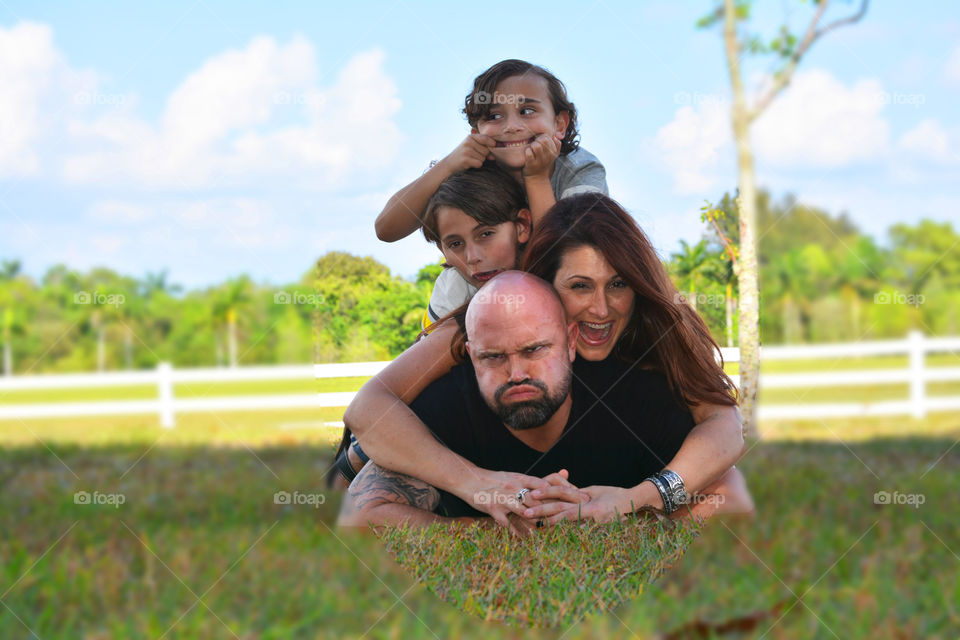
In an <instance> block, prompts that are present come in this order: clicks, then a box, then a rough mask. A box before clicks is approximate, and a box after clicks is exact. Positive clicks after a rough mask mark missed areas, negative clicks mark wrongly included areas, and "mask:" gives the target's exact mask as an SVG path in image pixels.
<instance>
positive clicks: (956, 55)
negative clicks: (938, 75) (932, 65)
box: [943, 45, 960, 86]
mask: <svg viewBox="0 0 960 640" xmlns="http://www.w3.org/2000/svg"><path fill="white" fill-rule="evenodd" d="M943 77H944V78H945V79H946V81H947V82H948V83H949V84H953V85H957V86H960V45H957V46H956V47H955V48H954V49H953V53H952V54H950V58H949V59H947V63H946V65H944V67H943Z"/></svg>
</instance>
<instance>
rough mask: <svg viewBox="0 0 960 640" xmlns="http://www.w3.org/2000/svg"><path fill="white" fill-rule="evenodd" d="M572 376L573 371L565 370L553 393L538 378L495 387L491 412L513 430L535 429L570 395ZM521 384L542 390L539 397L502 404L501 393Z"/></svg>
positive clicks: (544, 422)
mask: <svg viewBox="0 0 960 640" xmlns="http://www.w3.org/2000/svg"><path fill="white" fill-rule="evenodd" d="M572 378H573V371H572V370H570V371H568V372H567V375H566V376H565V377H564V379H563V380H562V381H561V382H560V384H559V385H558V386H557V388H556V390H555V392H554V393H553V394H551V393H550V390H549V389H547V385H545V384H544V383H543V382H542V381H540V380H532V379H530V380H523V381H521V382H508V383H507V384H505V385H502V386H500V387H499V388H497V390H496V392H495V393H494V394H493V406H492V407H491V409H493V412H494V413H496V414H497V417H499V418H500V419H501V420H502V421H503V423H504V424H506V425H507V426H508V427H510V428H511V429H513V430H514V431H523V430H525V429H535V428H536V427H541V426H543V425H544V424H546V422H547V421H548V420H549V419H550V418H551V417H552V416H553V414H555V413H556V412H557V409H559V408H560V405H562V404H563V403H564V401H565V400H566V399H567V396H568V395H570V381H571V379H572ZM521 385H529V386H531V387H536V388H537V389H540V390H541V391H543V395H542V396H541V397H540V398H536V399H534V400H522V401H520V402H514V403H512V404H507V405H505V404H503V403H502V402H501V401H500V398H502V397H503V394H504V393H506V392H507V391H509V390H510V389H512V388H513V387H519V386H521Z"/></svg>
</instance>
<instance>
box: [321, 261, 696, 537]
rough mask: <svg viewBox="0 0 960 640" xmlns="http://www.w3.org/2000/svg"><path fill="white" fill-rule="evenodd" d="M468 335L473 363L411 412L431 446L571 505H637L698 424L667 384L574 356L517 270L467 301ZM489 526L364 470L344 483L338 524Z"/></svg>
mask: <svg viewBox="0 0 960 640" xmlns="http://www.w3.org/2000/svg"><path fill="white" fill-rule="evenodd" d="M465 328H466V333H467V337H468V340H467V350H468V353H469V356H470V358H469V360H468V361H467V362H464V363H462V364H460V365H458V366H456V367H454V368H453V369H452V370H451V371H450V373H449V374H447V375H446V376H444V377H443V378H441V379H439V380H437V381H436V382H434V383H433V384H431V385H430V386H428V387H427V388H426V389H425V390H424V391H423V393H421V394H420V396H418V397H417V398H416V399H415V400H414V401H413V403H411V409H413V411H414V412H415V413H416V414H417V416H418V417H419V418H420V420H421V421H423V422H424V424H425V425H426V426H427V427H428V428H429V429H430V431H431V432H432V433H433V435H434V437H436V438H437V439H438V440H439V441H440V442H442V443H443V444H444V445H446V446H447V447H448V448H450V449H451V450H453V451H455V452H456V453H458V454H460V455H462V456H463V457H465V458H467V459H468V460H470V461H471V462H473V463H474V464H477V465H478V466H480V467H484V468H488V469H498V470H501V471H515V472H519V473H524V474H528V475H534V476H539V477H548V478H550V479H551V484H555V485H557V486H559V487H561V488H560V489H558V491H561V492H562V495H560V494H558V495H557V496H556V497H557V498H560V499H565V500H566V501H568V502H583V503H587V502H590V501H591V500H594V501H595V502H599V499H598V498H599V497H601V496H602V497H604V498H609V497H610V496H612V495H613V496H615V498H616V503H617V504H620V505H633V506H634V507H635V508H639V507H641V506H644V505H643V503H642V502H639V501H634V500H633V499H632V497H633V496H639V495H641V494H642V493H643V492H640V491H637V487H638V486H639V484H640V483H642V482H644V480H645V479H646V478H648V477H649V476H651V475H653V474H655V473H657V472H659V471H660V470H661V469H663V467H664V466H665V465H666V463H667V461H669V460H671V459H672V458H673V457H674V455H675V454H676V452H677V451H678V450H679V449H680V446H681V444H682V443H683V440H684V438H685V437H686V436H687V434H688V433H689V431H690V430H691V429H692V428H693V426H694V422H693V418H692V416H691V415H690V412H689V410H688V408H687V407H686V406H685V405H683V404H678V403H677V402H676V401H675V399H674V397H673V394H672V393H671V390H670V388H669V385H668V384H667V381H666V378H665V377H664V376H663V375H662V374H659V373H656V372H652V371H648V370H644V369H640V368H639V367H631V366H630V365H627V364H625V363H622V362H619V361H618V360H616V359H614V358H608V359H607V360H604V361H600V362H590V361H586V360H582V359H579V358H577V357H576V339H577V325H576V323H570V324H569V325H568V324H567V323H566V317H565V314H564V310H563V306H562V304H561V303H560V300H559V298H558V296H557V294H556V291H555V290H554V289H553V287H551V286H550V285H549V284H547V283H546V282H544V281H542V280H540V279H538V278H536V277H535V276H532V275H530V274H526V273H522V272H506V273H503V274H501V275H499V276H497V277H496V278H494V279H493V280H491V281H490V282H488V283H487V284H486V285H485V286H484V287H483V288H482V289H481V290H480V291H479V292H478V293H477V294H476V296H474V298H473V300H472V301H471V303H470V306H469V308H468V310H467V316H466V321H465ZM561 470H564V471H565V473H562V474H559V472H560V471H561ZM580 488H585V491H583V490H581V489H580ZM647 495H648V494H647ZM475 499H476V502H477V503H480V502H482V501H483V500H491V501H492V500H504V501H506V500H512V499H516V498H515V496H500V495H490V496H478V497H475ZM528 500H529V499H528ZM525 504H527V503H525ZM630 510H631V508H630V507H629V506H627V507H626V508H625V509H622V510H620V511H619V512H620V513H625V512H627V511H630ZM484 516H486V514H484V513H482V512H480V511H477V510H475V509H473V508H472V507H470V506H469V505H467V504H466V503H465V502H463V501H462V500H460V499H459V498H457V497H456V496H454V495H452V494H450V493H447V492H445V491H440V490H438V489H436V488H434V487H432V486H430V485H428V484H426V483H424V482H422V481H420V480H418V479H416V478H413V477H410V476H407V475H404V474H400V473H396V472H393V471H389V470H386V469H383V468H381V467H379V466H377V465H376V464H375V463H373V462H371V463H368V464H367V465H366V466H365V467H364V468H363V470H362V471H361V472H360V473H359V474H358V476H357V477H356V478H355V479H354V481H353V482H352V484H351V485H350V489H349V491H348V493H347V496H346V497H345V500H344V505H343V509H342V511H341V517H340V524H341V525H344V526H364V525H367V524H374V525H376V524H383V523H400V522H403V521H406V522H408V523H409V524H411V525H423V524H429V523H432V522H438V521H449V520H462V519H474V518H478V517H484ZM515 520H522V519H515ZM523 524H524V526H525V527H528V526H531V525H532V524H533V521H530V522H525V523H523Z"/></svg>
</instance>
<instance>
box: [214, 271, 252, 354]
mask: <svg viewBox="0 0 960 640" xmlns="http://www.w3.org/2000/svg"><path fill="white" fill-rule="evenodd" d="M251 289H252V283H251V282H250V279H249V278H248V277H247V276H240V277H239V278H231V279H230V280H227V282H226V283H225V284H224V285H223V286H222V287H221V288H220V289H219V291H218V292H217V294H216V295H215V297H214V303H213V314H212V316H213V319H214V322H216V323H217V324H218V325H219V326H224V325H226V330H227V353H228V357H229V362H230V366H231V367H236V366H237V364H238V362H237V361H238V359H239V358H238V355H237V316H238V313H239V312H240V311H243V310H245V309H246V307H247V306H248V305H249V304H250V301H251ZM219 361H220V355H219V354H218V356H217V362H218V363H219Z"/></svg>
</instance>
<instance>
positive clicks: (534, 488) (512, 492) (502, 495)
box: [456, 469, 589, 533]
mask: <svg viewBox="0 0 960 640" xmlns="http://www.w3.org/2000/svg"><path fill="white" fill-rule="evenodd" d="M568 477H569V473H568V472H567V470H566V469H561V470H560V471H558V472H557V473H552V474H550V475H548V476H546V477H544V478H537V477H536V476H528V475H524V474H522V473H512V472H508V471H489V470H487V469H479V470H478V472H477V473H471V474H470V480H469V481H468V482H464V483H463V485H462V488H461V489H460V490H459V491H458V492H457V494H456V495H457V497H458V498H460V499H461V500H463V501H464V502H466V503H467V504H469V505H470V506H472V507H473V508H474V509H477V510H478V511H483V512H484V513H487V514H489V515H490V517H492V518H493V519H494V520H495V521H496V522H497V523H499V524H500V525H502V526H504V527H507V528H508V529H510V530H511V531H513V532H514V533H521V532H522V530H524V529H527V528H529V526H535V525H536V521H537V519H538V518H528V517H525V516H524V510H525V509H527V508H528V507H537V506H540V505H543V504H545V503H548V502H554V501H556V500H558V499H564V498H565V499H570V500H589V496H588V495H587V494H585V493H584V492H582V491H580V490H579V489H577V487H575V486H574V485H572V484H570V482H569V481H568V480H567V478H568ZM521 489H530V491H529V492H527V493H525V494H524V496H523V503H522V504H521V503H520V502H518V501H517V494H518V493H519V492H520V490H521ZM538 491H539V492H542V493H541V498H539V499H537V498H534V497H532V496H533V495H534V494H535V493H537V492H538ZM555 496H556V497H555ZM510 514H515V516H517V517H518V518H520V519H523V520H525V521H527V522H525V523H524V525H525V526H523V527H518V526H515V524H514V523H515V519H511V518H510V517H509V516H510Z"/></svg>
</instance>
